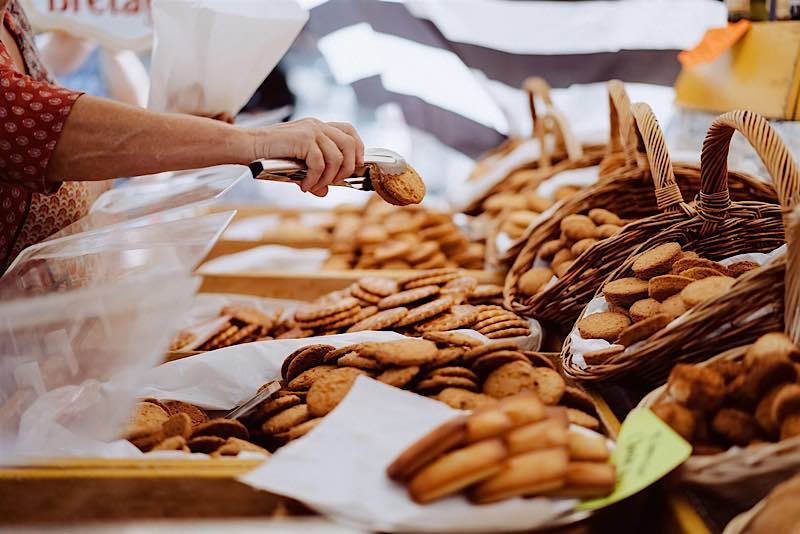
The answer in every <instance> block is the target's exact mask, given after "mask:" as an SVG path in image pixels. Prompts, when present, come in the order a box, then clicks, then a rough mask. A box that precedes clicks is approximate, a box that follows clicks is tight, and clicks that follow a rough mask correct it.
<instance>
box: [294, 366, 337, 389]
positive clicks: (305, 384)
mask: <svg viewBox="0 0 800 534" xmlns="http://www.w3.org/2000/svg"><path fill="white" fill-rule="evenodd" d="M333 369H336V367H334V366H333V365H318V366H316V367H312V368H311V369H306V370H305V371H303V372H302V373H300V374H299V375H297V376H296V377H295V378H294V379H293V380H291V381H290V382H289V383H288V384H287V385H286V387H287V388H289V389H291V390H306V389H308V388H310V387H311V385H312V384H313V383H314V381H315V380H316V379H318V378H319V377H320V376H322V375H324V374H325V373H327V372H329V371H331V370H333Z"/></svg>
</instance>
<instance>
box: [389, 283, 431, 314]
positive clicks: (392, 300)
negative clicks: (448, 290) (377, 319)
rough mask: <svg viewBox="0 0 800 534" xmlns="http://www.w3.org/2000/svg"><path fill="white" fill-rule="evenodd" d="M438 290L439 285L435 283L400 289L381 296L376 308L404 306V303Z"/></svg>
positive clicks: (423, 297) (419, 298)
mask: <svg viewBox="0 0 800 534" xmlns="http://www.w3.org/2000/svg"><path fill="white" fill-rule="evenodd" d="M439 291H440V289H439V286H436V285H430V286H424V287H418V288H415V289H409V290H407V291H401V292H400V293H395V294H394V295H389V296H388V297H384V298H382V299H381V300H380V302H378V308H379V309H381V310H386V309H389V308H397V307H398V306H405V305H406V304H411V303H412V302H416V301H418V300H422V299H425V298H428V297H432V296H434V295H438V294H439Z"/></svg>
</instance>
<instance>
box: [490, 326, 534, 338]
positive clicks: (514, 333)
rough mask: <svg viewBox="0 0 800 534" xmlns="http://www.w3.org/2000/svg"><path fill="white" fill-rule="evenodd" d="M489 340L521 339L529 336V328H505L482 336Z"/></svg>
mask: <svg viewBox="0 0 800 534" xmlns="http://www.w3.org/2000/svg"><path fill="white" fill-rule="evenodd" d="M484 335H485V336H486V337H488V338H489V339H503V338H507V337H522V336H529V335H531V330H530V328H527V327H526V328H506V329H504V330H498V331H497V332H489V333H488V334H484Z"/></svg>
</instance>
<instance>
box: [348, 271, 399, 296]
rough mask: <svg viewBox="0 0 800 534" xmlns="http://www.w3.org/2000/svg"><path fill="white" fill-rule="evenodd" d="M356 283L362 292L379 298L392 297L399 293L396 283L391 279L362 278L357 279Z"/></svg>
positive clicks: (377, 277)
mask: <svg viewBox="0 0 800 534" xmlns="http://www.w3.org/2000/svg"><path fill="white" fill-rule="evenodd" d="M356 283H357V284H358V286H359V287H360V288H361V289H363V290H364V291H367V292H369V293H372V294H373V295H377V296H379V297H388V296H389V295H393V294H395V293H397V292H398V291H399V287H398V285H397V282H396V281H395V280H392V279H391V278H383V277H379V276H365V277H363V278H359V279H358V282H356Z"/></svg>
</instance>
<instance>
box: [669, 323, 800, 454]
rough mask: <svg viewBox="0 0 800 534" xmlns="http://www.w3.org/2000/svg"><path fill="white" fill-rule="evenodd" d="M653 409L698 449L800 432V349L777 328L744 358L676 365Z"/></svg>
mask: <svg viewBox="0 0 800 534" xmlns="http://www.w3.org/2000/svg"><path fill="white" fill-rule="evenodd" d="M653 412H654V413H655V414H656V415H658V416H659V417H660V418H661V419H662V420H664V422H666V423H667V424H668V425H670V426H671V427H672V428H673V429H674V430H675V431H676V432H677V433H678V434H680V435H681V436H683V437H684V439H686V440H687V441H689V442H691V443H692V445H693V448H694V451H693V454H716V453H720V452H723V451H725V450H727V449H728V448H729V447H732V446H739V447H745V446H747V445H756V444H760V443H765V442H775V441H778V440H784V439H789V438H793V437H796V436H800V350H798V348H797V347H796V346H795V345H794V343H792V341H791V339H789V337H788V336H786V335H785V334H782V333H777V332H776V333H770V334H765V335H763V336H761V337H760V338H758V340H756V342H755V343H753V344H752V345H751V346H750V347H749V348H748V349H747V351H746V352H745V354H744V357H743V358H738V359H725V358H719V359H715V360H713V361H711V362H709V363H708V364H705V365H689V364H679V365H676V366H675V368H674V369H673V370H672V372H671V373H670V376H669V381H668V382H667V386H666V398H665V399H664V400H662V401H661V402H659V403H658V404H656V405H655V406H654V407H653Z"/></svg>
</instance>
